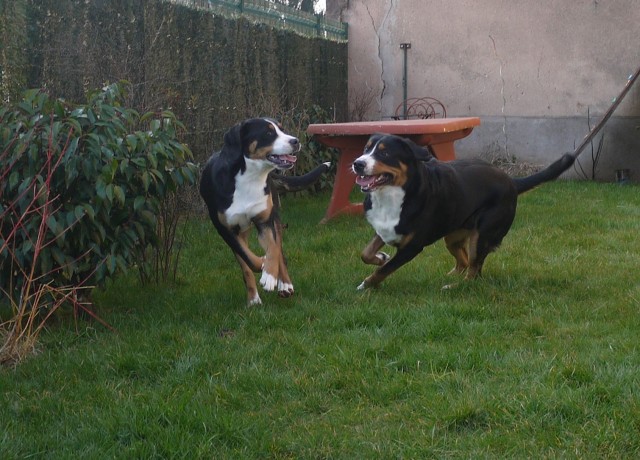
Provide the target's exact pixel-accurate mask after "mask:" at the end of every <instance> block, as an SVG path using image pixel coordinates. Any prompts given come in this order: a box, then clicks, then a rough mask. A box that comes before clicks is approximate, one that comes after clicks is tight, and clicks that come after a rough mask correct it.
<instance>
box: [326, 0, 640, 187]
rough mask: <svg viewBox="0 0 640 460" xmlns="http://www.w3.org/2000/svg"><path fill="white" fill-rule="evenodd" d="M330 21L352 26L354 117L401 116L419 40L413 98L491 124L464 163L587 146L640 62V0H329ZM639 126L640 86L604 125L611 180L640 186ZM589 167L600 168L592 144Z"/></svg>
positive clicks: (528, 157) (601, 172) (546, 155)
mask: <svg viewBox="0 0 640 460" xmlns="http://www.w3.org/2000/svg"><path fill="white" fill-rule="evenodd" d="M327 13H328V14H331V15H334V17H335V16H339V17H341V19H342V20H344V21H346V22H348V23H349V94H350V96H349V98H350V109H351V113H352V118H354V119H355V118H361V117H362V118H363V119H369V120H375V119H380V118H383V117H385V116H389V115H391V114H393V112H394V110H395V107H396V106H397V105H398V104H400V103H401V101H402V99H403V85H402V80H403V51H402V50H401V49H400V44H401V43H411V49H410V50H408V53H407V56H408V59H407V68H408V74H407V76H408V78H407V88H408V97H420V96H432V97H435V98H438V99H439V100H441V101H442V102H443V103H444V104H445V106H446V108H447V114H448V116H479V117H481V119H482V124H481V126H480V127H478V128H476V129H475V130H474V132H473V133H472V134H471V136H470V137H469V138H467V139H465V140H462V141H460V142H458V144H457V151H458V154H459V156H469V155H478V154H480V155H498V156H504V157H507V158H512V157H515V158H517V159H519V160H523V161H527V162H532V163H536V164H541V165H543V164H547V163H549V162H550V161H551V160H553V159H554V158H557V157H558V156H559V155H560V154H561V153H562V152H565V151H572V150H573V148H574V146H576V145H577V144H579V143H580V141H581V140H582V139H583V138H584V136H585V135H586V134H587V132H588V130H589V123H591V126H593V125H595V123H596V122H597V121H598V120H599V118H600V116H601V115H602V114H603V113H604V112H605V111H606V110H607V108H608V107H609V105H610V103H611V102H612V99H613V97H615V96H616V95H617V94H618V93H619V91H620V90H621V89H622V88H623V87H624V85H625V84H626V82H627V79H628V77H629V75H630V74H631V73H633V72H634V71H635V69H636V68H637V67H638V66H640V0H569V1H567V0H540V1H529V0H484V1H481V2H480V1H472V0H447V1H444V0H442V1H436V0H327ZM365 108H366V110H365ZM588 113H590V115H591V121H590V122H589V120H588V117H587V115H588ZM638 126H640V82H639V83H637V84H636V85H635V87H634V88H633V89H632V91H631V92H630V93H629V94H628V95H627V98H626V99H625V100H624V101H623V102H622V104H621V105H620V107H619V108H618V110H617V111H616V113H615V114H614V117H613V118H612V119H611V120H610V121H609V123H608V124H607V126H606V127H605V130H604V136H605V139H604V146H603V149H602V152H601V155H600V159H601V160H600V163H599V166H598V168H597V169H596V172H597V176H598V177H599V178H600V179H603V180H612V179H614V177H615V172H614V171H615V170H616V169H621V168H629V169H631V170H632V179H635V180H640V129H637V128H636V127H638ZM595 148H597V139H596V144H595V145H594V149H595ZM581 162H582V164H583V166H584V167H585V169H586V170H587V171H590V169H591V163H592V162H591V151H590V149H589V148H588V149H587V150H586V151H585V153H583V155H582V156H581Z"/></svg>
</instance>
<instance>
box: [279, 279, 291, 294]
mask: <svg viewBox="0 0 640 460" xmlns="http://www.w3.org/2000/svg"><path fill="white" fill-rule="evenodd" d="M278 295H279V296H280V297H291V296H292V295H293V284H291V283H285V282H283V281H282V280H278Z"/></svg>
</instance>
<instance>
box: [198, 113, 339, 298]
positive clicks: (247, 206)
mask: <svg viewBox="0 0 640 460" xmlns="http://www.w3.org/2000/svg"><path fill="white" fill-rule="evenodd" d="M299 150H300V142H299V141H298V139H296V138H295V137H293V136H290V135H288V134H286V133H284V132H283V131H282V129H281V127H280V125H279V124H278V123H277V122H276V121H274V120H271V119H268V118H252V119H249V120H245V121H244V122H242V123H239V124H238V125H236V126H234V127H233V128H231V129H230V130H229V131H227V132H226V133H225V135H224V145H223V147H222V150H221V151H220V152H217V153H214V154H213V155H212V156H211V158H210V159H209V161H208V162H207V164H206V165H205V167H204V171H203V172H202V178H201V180H200V195H201V196H202V198H203V199H204V201H205V203H206V204H207V208H208V210H209V217H210V218H211V221H212V222H213V225H214V227H215V228H216V230H217V231H218V233H219V234H220V236H221V237H222V239H223V240H224V241H225V242H226V243H227V245H228V246H229V247H230V248H231V250H232V251H233V253H234V254H235V256H236V259H237V261H238V263H239V264H240V267H241V269H242V273H243V277H244V283H245V286H246V289H247V303H248V304H249V305H256V304H260V303H262V301H261V299H260V296H259V294H258V288H257V284H256V279H255V276H254V275H253V272H262V277H261V278H260V284H261V285H262V287H263V289H264V290H265V291H273V290H276V289H277V290H278V293H279V295H280V296H281V297H288V296H290V295H292V294H293V283H292V282H291V278H290V277H289V272H288V270H287V263H286V260H285V256H284V253H283V251H282V224H281V223H280V218H279V215H278V196H277V191H278V190H286V191H289V190H301V189H303V188H306V187H308V186H310V185H311V184H313V183H314V182H315V181H316V180H317V179H318V178H319V177H320V175H321V174H322V173H323V172H325V171H327V170H328V169H329V164H328V163H324V164H322V165H320V166H318V167H317V168H315V169H314V170H313V171H311V172H309V173H308V174H305V175H304V176H298V177H296V176H284V175H275V174H273V173H274V170H276V169H279V170H287V169H290V168H292V167H293V166H294V164H295V162H296V156H295V154H296V153H297V152H298V151H299ZM274 189H275V190H274ZM252 226H255V227H256V228H257V230H258V240H259V242H260V245H261V246H262V248H263V249H264V251H265V255H264V257H258V256H256V255H255V254H254V253H253V252H252V251H251V250H250V249H249V242H248V238H249V232H250V230H251V227H252Z"/></svg>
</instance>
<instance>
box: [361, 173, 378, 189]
mask: <svg viewBox="0 0 640 460" xmlns="http://www.w3.org/2000/svg"><path fill="white" fill-rule="evenodd" d="M375 181H376V176H357V177H356V184H358V185H359V186H360V187H369V186H370V185H371V184H373V183H374V182H375Z"/></svg>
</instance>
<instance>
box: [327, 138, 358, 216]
mask: <svg viewBox="0 0 640 460" xmlns="http://www.w3.org/2000/svg"><path fill="white" fill-rule="evenodd" d="M361 153H362V151H361V150H352V149H347V148H343V149H342V150H341V152H340V156H339V157H338V165H337V167H336V178H335V182H334V184H333V192H332V193H331V201H330V202H329V207H328V208H327V212H326V214H325V216H324V218H323V219H322V221H321V223H325V222H327V221H328V220H329V219H331V218H332V217H335V216H336V215H338V214H362V203H351V202H350V201H349V195H350V194H351V191H352V190H353V186H354V184H355V182H356V176H355V174H354V173H353V172H352V171H351V164H352V163H353V161H354V160H355V159H356V158H357V157H358V156H359V155H360V154H361Z"/></svg>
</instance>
